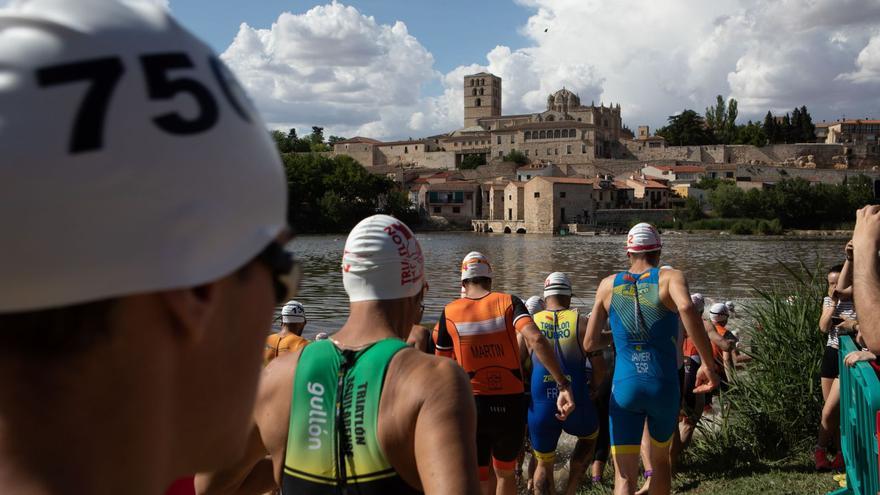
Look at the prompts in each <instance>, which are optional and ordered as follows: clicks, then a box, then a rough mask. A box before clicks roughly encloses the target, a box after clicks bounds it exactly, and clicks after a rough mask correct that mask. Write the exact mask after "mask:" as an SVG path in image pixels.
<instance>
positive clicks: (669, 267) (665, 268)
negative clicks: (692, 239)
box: [660, 265, 672, 270]
mask: <svg viewBox="0 0 880 495" xmlns="http://www.w3.org/2000/svg"><path fill="white" fill-rule="evenodd" d="M660 269H661V270H672V265H663V266H661V267H660Z"/></svg>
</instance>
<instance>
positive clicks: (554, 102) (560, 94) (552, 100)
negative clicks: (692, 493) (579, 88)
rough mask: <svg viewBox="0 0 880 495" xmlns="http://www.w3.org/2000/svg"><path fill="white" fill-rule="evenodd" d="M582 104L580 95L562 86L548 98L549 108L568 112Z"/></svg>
mask: <svg viewBox="0 0 880 495" xmlns="http://www.w3.org/2000/svg"><path fill="white" fill-rule="evenodd" d="M579 106H581V99H580V98H579V97H578V95H576V94H574V93H572V92H571V91H569V90H567V89H565V88H562V89H560V90H559V91H557V92H555V93H553V94H552V95H550V97H548V98H547V110H556V111H557V112H567V111H568V110H569V109H574V108H577V107H579Z"/></svg>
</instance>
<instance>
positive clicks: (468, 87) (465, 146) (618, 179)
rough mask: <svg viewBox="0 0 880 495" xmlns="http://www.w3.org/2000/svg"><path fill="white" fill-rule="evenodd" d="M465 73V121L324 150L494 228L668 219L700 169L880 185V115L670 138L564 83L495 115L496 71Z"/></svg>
mask: <svg viewBox="0 0 880 495" xmlns="http://www.w3.org/2000/svg"><path fill="white" fill-rule="evenodd" d="M463 84H464V101H463V105H464V122H463V126H462V128H460V129H457V130H454V131H451V132H449V133H446V134H441V135H436V136H430V137H426V138H424V139H410V140H405V141H391V142H382V141H378V140H375V139H371V138H369V137H360V136H359V137H354V138H350V139H345V140H341V141H336V142H335V143H334V144H333V150H332V154H333V155H348V156H350V157H352V158H354V159H355V160H357V161H358V162H359V163H360V164H361V165H363V166H364V167H366V168H367V169H368V170H370V171H371V172H373V173H375V174H379V175H385V176H388V177H390V178H393V179H394V180H395V181H396V182H398V183H399V184H400V186H401V187H403V188H404V189H405V190H407V191H409V197H410V200H411V202H412V204H413V205H414V206H415V207H416V208H417V209H418V211H419V213H420V216H422V218H424V219H426V220H429V221H431V222H433V223H435V224H439V225H448V226H453V227H454V226H458V227H463V228H472V229H473V230H474V231H477V232H497V233H501V232H503V233H544V234H546V233H560V232H562V233H586V234H589V233H594V232H596V231H600V230H610V231H616V230H620V229H623V228H626V227H627V226H628V225H629V224H630V223H632V222H633V221H635V220H642V221H655V222H662V221H668V220H670V219H672V215H673V211H674V209H675V208H676V207H681V206H683V205H684V203H685V202H686V201H687V199H688V198H693V199H695V200H696V201H698V202H699V203H700V204H701V205H703V206H704V207H705V205H706V191H704V190H701V189H699V188H697V187H695V185H696V184H697V183H699V182H700V181H701V180H702V179H704V178H709V179H725V180H729V181H732V182H734V183H735V184H736V185H737V187H739V188H741V189H743V190H751V189H767V188H772V187H773V186H774V184H775V183H777V182H778V181H780V180H783V179H786V178H802V179H804V180H806V181H808V182H810V183H825V184H839V183H841V182H844V181H845V180H847V178H848V177H856V176H858V175H865V176H867V177H869V178H871V179H872V180H874V182H875V190H877V182H878V179H880V171H878V168H880V167H878V165H880V141H878V136H880V120H869V119H865V120H839V121H836V122H830V123H827V122H821V123H817V124H816V125H815V140H813V141H812V142H798V143H786V144H768V145H766V146H754V145H742V144H740V145H729V144H717V145H704V146H677V145H674V144H672V143H668V142H667V140H666V139H665V138H664V137H662V136H659V135H655V134H652V133H651V130H650V129H649V127H648V126H639V127H638V128H637V132H636V133H633V132H631V131H630V130H629V129H628V128H627V127H626V126H625V125H623V122H622V119H621V107H620V104H616V105H614V104H609V105H605V104H604V102H600V104H599V105H598V106H597V105H596V104H595V102H591V103H590V104H589V105H584V104H583V103H582V102H581V100H580V97H579V96H578V94H577V93H575V92H572V91H571V90H569V89H566V88H562V89H560V90H559V91H557V92H555V93H553V94H551V95H549V96H548V98H547V107H546V109H545V110H544V111H543V112H539V113H533V114H518V115H504V114H503V113H502V98H501V88H502V80H501V78H500V77H497V76H495V75H492V74H489V73H485V72H481V73H478V74H472V75H468V76H465V77H464V82H463ZM786 118H787V116H786ZM511 157H518V158H519V159H518V160H516V161H513V160H511V159H510V158H511ZM468 163H471V164H472V163H478V164H481V165H478V166H476V167H470V166H467V164H468Z"/></svg>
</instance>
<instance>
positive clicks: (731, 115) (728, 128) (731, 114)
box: [723, 98, 739, 144]
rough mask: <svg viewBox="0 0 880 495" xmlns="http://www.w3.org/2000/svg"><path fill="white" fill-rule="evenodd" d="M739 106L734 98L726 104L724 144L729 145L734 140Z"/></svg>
mask: <svg viewBox="0 0 880 495" xmlns="http://www.w3.org/2000/svg"><path fill="white" fill-rule="evenodd" d="M738 107H739V104H738V103H737V102H736V99H735V98H731V99H730V101H728V102H727V120H726V121H725V122H724V141H723V143H724V144H730V143H732V142H733V141H734V140H735V139H736V135H737V127H736V118H737V117H738V116H739V108H738Z"/></svg>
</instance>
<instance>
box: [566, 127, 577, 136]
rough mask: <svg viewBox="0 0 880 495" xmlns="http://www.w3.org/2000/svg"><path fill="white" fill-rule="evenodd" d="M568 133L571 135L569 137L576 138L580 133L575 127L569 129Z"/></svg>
mask: <svg viewBox="0 0 880 495" xmlns="http://www.w3.org/2000/svg"><path fill="white" fill-rule="evenodd" d="M568 135H569V137H573V138H576V137H577V135H578V133H577V131H576V130H574V129H570V130H569V131H568Z"/></svg>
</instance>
